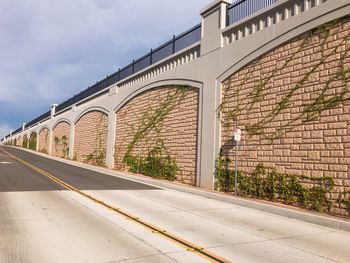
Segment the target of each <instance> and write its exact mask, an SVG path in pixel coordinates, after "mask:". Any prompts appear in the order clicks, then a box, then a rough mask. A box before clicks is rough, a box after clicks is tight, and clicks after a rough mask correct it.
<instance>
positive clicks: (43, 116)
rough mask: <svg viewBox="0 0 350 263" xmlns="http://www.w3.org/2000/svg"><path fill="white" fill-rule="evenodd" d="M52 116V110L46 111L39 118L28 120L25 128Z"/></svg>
mask: <svg viewBox="0 0 350 263" xmlns="http://www.w3.org/2000/svg"><path fill="white" fill-rule="evenodd" d="M50 116H51V111H48V112H45V113H44V114H42V115H40V116H39V117H38V118H35V119H34V120H32V121H31V122H28V123H27V124H26V125H25V128H28V127H30V126H32V125H34V124H36V123H38V122H39V121H42V120H44V119H46V118H48V117H50Z"/></svg>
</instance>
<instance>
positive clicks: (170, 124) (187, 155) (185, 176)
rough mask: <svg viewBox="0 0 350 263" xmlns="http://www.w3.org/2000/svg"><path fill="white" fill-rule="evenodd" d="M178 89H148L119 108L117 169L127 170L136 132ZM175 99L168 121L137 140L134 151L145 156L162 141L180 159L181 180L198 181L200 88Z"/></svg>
mask: <svg viewBox="0 0 350 263" xmlns="http://www.w3.org/2000/svg"><path fill="white" fill-rule="evenodd" d="M178 90H179V87H177V86H167V87H159V88H155V89H152V90H149V91H145V92H143V93H141V94H140V95H138V96H136V97H135V98H133V99H131V100H130V101H129V102H128V103H127V104H125V105H124V106H123V107H122V108H121V109H119V110H118V112H117V114H116V137H115V138H116V144H115V167H116V168H117V169H126V167H125V164H124V163H123V158H124V155H125V153H126V152H127V148H128V145H129V144H130V143H131V142H132V141H133V139H134V137H135V134H136V133H137V132H138V131H140V130H142V129H143V127H145V126H146V125H147V124H150V122H149V120H150V119H152V118H153V117H155V116H156V115H157V114H158V113H159V112H160V111H162V110H164V108H166V107H165V106H166V105H165V104H164V102H165V101H167V100H168V99H169V97H171V96H172V95H174V94H175V93H176V92H177V91H178ZM176 94H177V93H176ZM174 96H175V97H176V96H177V95H174ZM181 96H184V97H181ZM175 100H177V101H176V103H175V104H174V105H173V106H174V107H173V108H171V109H170V111H169V113H168V114H166V116H165V118H164V120H162V121H160V122H158V123H157V124H156V125H155V127H154V128H153V129H151V130H150V132H149V133H147V135H146V136H145V137H144V138H143V139H142V140H141V141H139V142H137V143H136V145H135V147H134V148H133V150H132V154H133V155H140V156H145V155H146V154H147V152H148V151H149V150H150V149H152V147H154V146H155V145H157V143H159V141H162V142H163V143H164V146H165V148H166V149H167V151H168V152H169V154H170V156H171V157H174V158H176V163H177V165H178V166H179V168H180V171H179V172H178V174H177V180H178V181H181V182H184V183H187V184H195V182H196V166H197V137H198V136H197V133H198V103H199V91H198V89H196V88H190V87H187V88H186V89H185V94H179V97H178V98H175ZM162 107H163V108H162ZM165 111H166V109H165Z"/></svg>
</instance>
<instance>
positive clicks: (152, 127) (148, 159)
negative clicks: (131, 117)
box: [123, 86, 188, 180]
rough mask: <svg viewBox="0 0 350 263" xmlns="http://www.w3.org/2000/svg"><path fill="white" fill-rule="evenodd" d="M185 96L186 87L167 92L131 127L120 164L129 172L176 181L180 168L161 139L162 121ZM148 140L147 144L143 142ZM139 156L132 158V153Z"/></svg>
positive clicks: (186, 92)
mask: <svg viewBox="0 0 350 263" xmlns="http://www.w3.org/2000/svg"><path fill="white" fill-rule="evenodd" d="M187 94H188V86H177V87H176V88H174V89H171V90H169V92H168V93H167V95H166V98H165V99H164V100H163V101H162V102H161V103H160V104H159V106H158V107H155V108H149V109H147V110H146V111H145V112H144V113H143V115H142V116H141V117H140V119H139V120H138V125H137V127H134V133H133V135H132V139H131V141H130V142H129V144H128V145H127V149H126V153H125V154H124V157H123V163H124V164H125V165H127V166H128V168H129V171H131V172H137V173H142V174H145V175H149V176H154V177H160V178H164V179H168V180H174V179H176V173H177V172H178V171H179V168H178V166H177V164H176V159H175V158H173V157H171V156H170V153H169V151H168V150H167V148H166V147H165V145H164V142H163V140H162V139H161V138H160V132H161V130H162V125H163V122H164V120H165V118H166V117H167V116H168V115H169V113H170V112H171V111H172V110H173V109H174V108H175V107H176V106H177V105H179V104H180V103H181V102H182V101H183V100H184V98H185V97H186V96H187ZM145 140H147V142H145ZM136 149H137V150H138V153H137V154H136V155H135V150H136Z"/></svg>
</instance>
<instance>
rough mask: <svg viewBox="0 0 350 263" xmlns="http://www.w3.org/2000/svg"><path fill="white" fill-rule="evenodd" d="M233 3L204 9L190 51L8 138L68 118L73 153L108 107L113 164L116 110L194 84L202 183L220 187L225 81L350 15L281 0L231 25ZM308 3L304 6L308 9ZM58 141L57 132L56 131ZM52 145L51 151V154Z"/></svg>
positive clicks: (325, 4)
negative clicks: (85, 117) (82, 121)
mask: <svg viewBox="0 0 350 263" xmlns="http://www.w3.org/2000/svg"><path fill="white" fill-rule="evenodd" d="M227 5H228V1H219V0H216V1H214V2H213V3H212V4H210V5H209V6H208V7H207V8H205V9H203V10H202V11H201V14H202V17H203V19H202V39H201V42H200V43H196V44H194V45H192V46H190V47H188V48H187V49H185V50H182V51H180V52H178V53H176V54H174V55H173V56H171V57H169V58H166V59H165V60H163V61H160V62H159V63H157V64H154V65H152V66H150V67H149V68H146V69H145V70H143V71H141V72H138V73H136V74H134V75H132V76H130V77H129V78H127V79H125V80H123V81H121V82H120V83H117V84H116V85H114V86H111V87H109V93H105V94H103V95H101V96H98V97H95V98H93V99H91V100H87V101H86V102H84V103H79V104H78V105H75V106H73V107H72V108H71V109H69V110H67V111H64V112H62V113H56V114H52V117H51V118H49V119H47V120H45V121H43V122H41V123H40V124H39V125H34V126H33V127H30V128H28V129H26V130H24V131H22V132H21V133H19V134H16V135H14V136H12V137H11V138H8V139H7V140H5V141H4V142H6V141H9V140H11V139H15V138H16V139H18V138H19V137H20V136H21V137H22V138H23V135H25V134H27V136H28V137H29V135H30V133H31V132H37V134H38V133H39V131H40V130H41V129H42V128H43V127H48V128H49V130H50V131H52V129H53V127H54V125H55V124H56V123H57V122H59V121H60V120H62V119H67V120H68V121H69V122H70V123H71V124H72V125H71V132H70V144H69V145H70V147H69V149H70V153H69V156H70V157H71V158H72V157H73V151H74V149H73V146H74V141H73V140H74V123H75V122H76V121H77V119H78V118H79V116H81V115H82V114H83V113H85V112H86V111H89V110H93V109H97V108H99V109H102V110H103V111H104V112H105V113H107V114H108V119H109V122H108V136H107V153H106V163H107V165H108V166H109V167H113V163H114V159H113V158H114V157H113V155H114V141H115V127H116V123H115V122H116V120H115V119H116V118H115V113H116V111H117V110H118V109H119V108H120V107H121V106H122V105H123V104H125V103H126V102H127V101H129V100H130V99H132V98H133V97H135V96H136V95H137V94H139V93H140V92H142V91H145V90H147V89H151V88H155V87H159V86H163V85H174V84H181V85H189V86H192V87H197V88H199V89H200V100H199V101H200V105H199V116H200V117H199V125H198V155H197V156H198V157H197V158H198V162H197V164H198V167H197V185H198V186H200V187H204V188H213V187H214V180H215V176H214V166H215V159H216V156H217V155H218V151H219V147H220V145H219V144H220V124H219V121H218V118H217V109H218V107H219V104H220V94H221V83H222V82H223V81H224V80H225V79H226V78H228V77H229V76H230V75H231V74H233V73H234V72H235V71H237V70H238V69H239V68H241V67H243V66H244V65H246V64H247V63H249V62H250V61H252V60H253V59H255V58H257V57H259V56H261V55H262V54H264V53H265V52H267V51H269V50H271V49H273V48H274V47H277V46H278V45H280V44H282V43H284V42H286V41H288V40H289V39H292V38H293V37H296V36H298V35H300V34H301V33H304V32H306V31H308V30H310V29H312V28H315V27H317V26H318V25H321V24H323V23H326V22H328V21H331V20H334V19H336V18H339V17H341V16H344V15H347V14H349V13H350V1H349V0H328V1H325V0H315V1H309V0H297V1H290V0H281V1H279V2H278V3H276V4H275V5H273V6H271V7H269V8H267V9H265V10H262V11H260V12H258V13H256V14H255V15H253V16H251V17H248V18H246V19H244V20H242V21H240V22H238V23H235V24H233V25H230V26H229V27H226V28H225V21H226V15H227V12H226V8H227ZM302 6H303V8H302ZM50 140H51V141H52V132H50ZM51 150H52V149H51V144H50V148H49V153H51Z"/></svg>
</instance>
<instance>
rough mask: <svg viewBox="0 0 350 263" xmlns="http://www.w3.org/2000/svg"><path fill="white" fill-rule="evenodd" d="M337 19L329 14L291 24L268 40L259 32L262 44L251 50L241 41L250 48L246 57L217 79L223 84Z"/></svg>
mask: <svg viewBox="0 0 350 263" xmlns="http://www.w3.org/2000/svg"><path fill="white" fill-rule="evenodd" d="M336 18H338V16H337V15H335V16H334V15H332V14H329V15H325V16H322V17H319V18H317V20H316V21H315V20H311V21H308V22H307V23H303V24H298V23H296V24H293V23H290V24H288V27H289V28H288V30H287V29H285V30H279V31H278V33H279V34H276V33H274V37H273V38H266V37H261V38H259V35H260V34H262V36H263V34H264V31H261V32H257V33H256V38H257V39H259V41H262V42H261V43H259V44H256V45H252V48H249V43H246V42H245V39H243V41H241V43H242V45H243V46H246V47H248V48H247V49H246V51H245V52H244V53H242V54H244V56H243V57H241V58H239V59H236V58H234V59H233V61H232V62H233V63H231V65H229V67H228V68H226V69H224V70H223V71H222V72H221V73H220V75H219V76H218V77H217V80H218V83H222V82H223V81H224V80H226V79H227V78H228V77H230V76H231V75H232V74H234V73H235V72H237V71H238V70H240V69H241V68H243V67H244V66H246V65H248V64H249V63H250V62H252V61H254V60H255V59H257V58H259V57H260V56H263V55H264V54H266V53H268V52H270V51H271V50H273V49H274V48H277V47H279V46H281V45H283V44H285V43H286V42H289V41H290V40H292V39H294V38H296V37H298V36H300V35H303V34H305V33H307V32H308V31H310V30H313V29H314V28H315V27H316V26H317V25H321V24H325V23H328V22H330V21H332V20H334V19H336ZM293 26H294V28H291V27H293ZM274 32H275V31H274ZM265 39H266V40H265ZM247 41H250V40H247ZM237 43H238V45H240V44H241V43H239V42H237ZM239 48H240V46H238V47H237V49H239ZM221 57H222V58H223V59H225V58H226V60H227V57H233V56H232V55H231V54H230V55H229V54H228V53H225V52H223V54H222V55H221ZM219 86H220V85H219Z"/></svg>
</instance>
